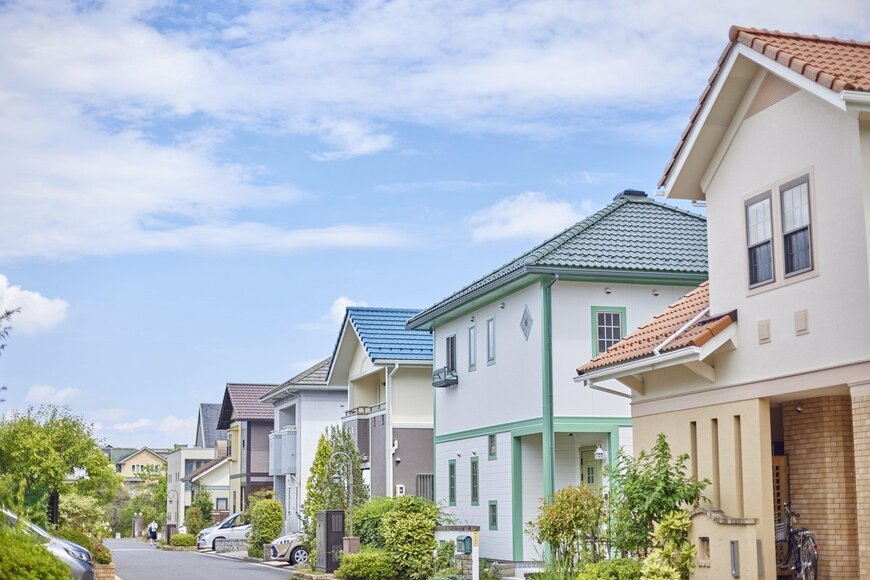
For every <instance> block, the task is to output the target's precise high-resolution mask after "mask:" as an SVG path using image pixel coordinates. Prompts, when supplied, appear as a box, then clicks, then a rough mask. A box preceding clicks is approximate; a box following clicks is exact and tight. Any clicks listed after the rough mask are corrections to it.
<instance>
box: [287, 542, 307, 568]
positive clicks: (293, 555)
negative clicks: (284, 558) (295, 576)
mask: <svg viewBox="0 0 870 580" xmlns="http://www.w3.org/2000/svg"><path fill="white" fill-rule="evenodd" d="M307 561H308V550H306V549H305V548H303V547H302V546H298V547H296V548H293V551H292V552H290V558H289V562H290V563H291V564H303V563H305V562H307Z"/></svg>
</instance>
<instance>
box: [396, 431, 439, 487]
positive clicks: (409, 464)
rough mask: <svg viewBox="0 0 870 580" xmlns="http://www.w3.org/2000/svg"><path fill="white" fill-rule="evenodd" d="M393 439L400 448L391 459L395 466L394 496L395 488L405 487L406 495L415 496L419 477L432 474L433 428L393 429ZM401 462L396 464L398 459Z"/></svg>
mask: <svg viewBox="0 0 870 580" xmlns="http://www.w3.org/2000/svg"><path fill="white" fill-rule="evenodd" d="M393 438H394V439H395V440H396V441H397V442H398V444H399V446H398V448H397V449H396V452H395V454H394V455H393V456H392V457H391V458H389V459H390V462H391V463H392V465H393V486H394V487H393V494H394V495H395V486H396V485H404V486H405V495H414V493H415V492H416V489H417V475H418V474H427V473H428V474H431V473H432V469H433V467H434V466H433V464H432V450H433V446H432V429H431V428H425V427H423V428H416V429H408V428H404V429H401V428H393ZM397 457H398V458H400V459H401V461H400V462H398V463H396V458H397Z"/></svg>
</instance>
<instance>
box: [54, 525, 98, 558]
mask: <svg viewBox="0 0 870 580" xmlns="http://www.w3.org/2000/svg"><path fill="white" fill-rule="evenodd" d="M50 533H51V534H52V535H53V536H55V537H58V538H60V539H61V540H67V541H69V542H72V543H73V544H78V545H79V546H81V547H82V548H86V549H87V550H88V551H89V552H91V553H93V552H94V549H95V548H96V546H97V544H100V542H99V541H98V540H96V539H95V538H93V537H91V536H89V535H87V534H86V533H84V532H82V531H80V530H73V529H71V528H55V529H53V530H51V532H50Z"/></svg>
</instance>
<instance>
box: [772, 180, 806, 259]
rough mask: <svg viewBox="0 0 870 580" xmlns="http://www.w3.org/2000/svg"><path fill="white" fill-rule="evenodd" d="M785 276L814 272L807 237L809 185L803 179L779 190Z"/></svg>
mask: <svg viewBox="0 0 870 580" xmlns="http://www.w3.org/2000/svg"><path fill="white" fill-rule="evenodd" d="M779 193H780V201H781V204H782V238H783V239H782V242H783V252H784V256H783V257H784V262H785V275H786V276H790V275H792V274H798V273H800V272H806V271H807V270H812V268H813V256H812V246H811V236H810V184H809V180H808V178H806V177H802V178H801V179H799V180H797V181H792V182H791V183H787V184H785V185H783V186H782V187H780V189H779Z"/></svg>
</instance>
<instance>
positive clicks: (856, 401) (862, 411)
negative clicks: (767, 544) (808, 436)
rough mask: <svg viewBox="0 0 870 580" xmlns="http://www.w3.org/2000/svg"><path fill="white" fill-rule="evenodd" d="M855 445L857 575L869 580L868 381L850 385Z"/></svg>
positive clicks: (869, 473)
mask: <svg viewBox="0 0 870 580" xmlns="http://www.w3.org/2000/svg"><path fill="white" fill-rule="evenodd" d="M849 392H850V394H851V396H852V440H853V442H854V446H855V500H856V501H855V504H856V505H855V515H856V518H857V520H858V522H857V523H858V542H857V544H858V575H859V576H860V577H861V578H870V380H867V381H862V382H859V383H851V384H849Z"/></svg>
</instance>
